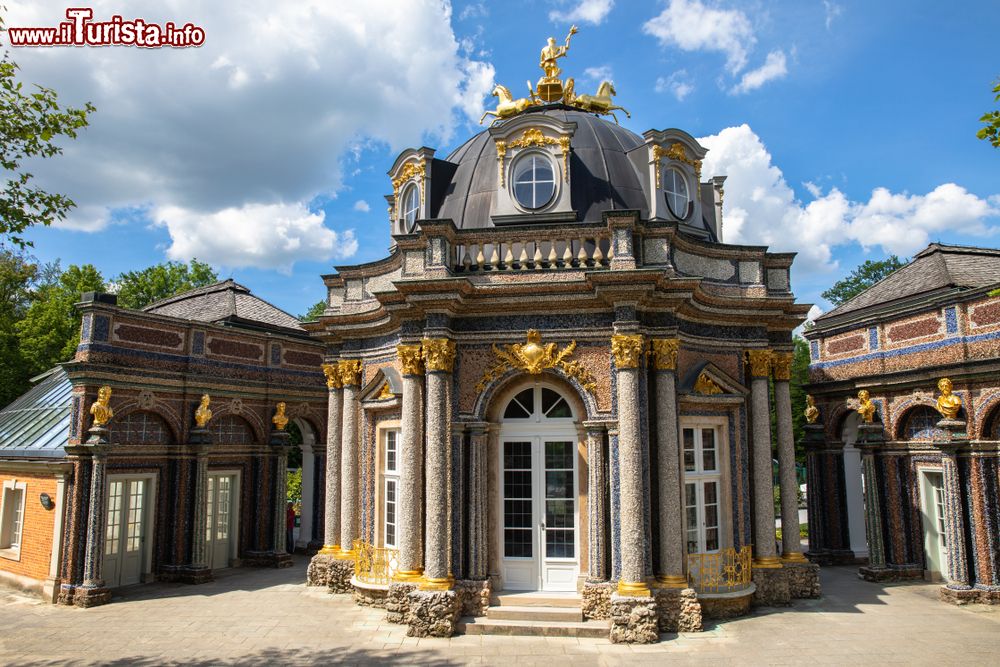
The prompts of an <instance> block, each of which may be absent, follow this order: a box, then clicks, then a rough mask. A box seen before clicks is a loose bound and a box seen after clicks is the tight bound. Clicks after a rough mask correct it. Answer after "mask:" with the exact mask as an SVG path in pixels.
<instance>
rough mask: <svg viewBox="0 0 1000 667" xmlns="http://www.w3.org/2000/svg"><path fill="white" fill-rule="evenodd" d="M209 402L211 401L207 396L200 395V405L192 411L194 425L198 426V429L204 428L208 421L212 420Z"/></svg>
mask: <svg viewBox="0 0 1000 667" xmlns="http://www.w3.org/2000/svg"><path fill="white" fill-rule="evenodd" d="M211 402H212V399H211V398H209V396H208V394H202V397H201V403H199V404H198V409H197V410H195V411H194V423H195V424H197V425H198V428H205V426H206V425H207V424H208V422H209V420H210V419H212V409H211V408H209V407H208V404H209V403H211Z"/></svg>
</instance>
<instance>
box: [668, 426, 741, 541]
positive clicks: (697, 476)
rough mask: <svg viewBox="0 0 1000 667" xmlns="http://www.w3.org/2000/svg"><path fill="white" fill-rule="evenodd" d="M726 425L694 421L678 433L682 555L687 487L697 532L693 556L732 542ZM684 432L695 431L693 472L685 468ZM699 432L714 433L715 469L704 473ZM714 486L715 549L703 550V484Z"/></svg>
mask: <svg viewBox="0 0 1000 667" xmlns="http://www.w3.org/2000/svg"><path fill="white" fill-rule="evenodd" d="M726 425H727V421H726V419H725V418H724V417H721V418H707V417H701V418H697V419H690V420H688V419H682V420H681V424H680V429H679V436H680V443H679V444H680V447H679V450H680V467H681V475H682V486H681V491H682V495H681V498H682V500H683V505H682V511H683V513H684V549H685V553H691V552H688V551H687V549H688V530H689V526H688V503H687V485H688V484H694V485H695V493H696V499H695V507H696V508H697V509H696V512H697V519H696V521H697V523H698V526H697V532H698V551H696V552H693V553H718V552H719V551H721V550H722V549H725V548H726V547H728V546H730V542H731V532H732V530H731V529H732V522H731V521H730V507H729V494H728V493H727V489H728V486H727V480H728V477H729V476H728V465H727V463H728V458H727V451H728V447H727V442H726ZM687 429H693V430H694V436H695V438H694V444H695V447H694V464H695V465H694V470H690V471H689V470H687V466H686V464H685V462H684V454H685V447H684V444H685V443H684V431H685V430H687ZM702 429H710V430H712V431H713V432H714V433H715V469H714V470H705V468H704V446H703V440H702ZM706 482H714V483H715V485H716V503H715V504H716V522H717V524H716V526H715V527H716V529H717V531H718V534H717V548H716V549H706V548H705V547H706V546H707V545H706V542H707V537H706V533H707V530H706V528H707V526H706V525H705V518H706V517H705V483H706Z"/></svg>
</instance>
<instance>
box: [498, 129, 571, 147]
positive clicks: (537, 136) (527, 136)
mask: <svg viewBox="0 0 1000 667" xmlns="http://www.w3.org/2000/svg"><path fill="white" fill-rule="evenodd" d="M558 144H559V140H558V139H553V138H552V137H547V136H545V135H544V134H542V131H541V130H540V129H538V128H537V127H529V128H528V129H526V130H525V131H524V132H523V133H522V134H521V138H520V139H514V140H513V141H511V142H509V143H508V144H507V145H508V146H509V147H510V148H530V147H531V146H557V145H558Z"/></svg>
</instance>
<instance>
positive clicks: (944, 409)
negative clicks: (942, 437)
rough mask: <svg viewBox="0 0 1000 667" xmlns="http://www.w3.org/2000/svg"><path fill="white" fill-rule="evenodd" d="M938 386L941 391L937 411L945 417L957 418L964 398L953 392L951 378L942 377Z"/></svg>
mask: <svg viewBox="0 0 1000 667" xmlns="http://www.w3.org/2000/svg"><path fill="white" fill-rule="evenodd" d="M937 386H938V390H939V391H940V392H941V395H940V396H938V399H937V411H938V412H940V413H941V416H942V417H944V418H945V419H956V418H957V417H958V411H959V410H961V409H962V399H961V398H959V397H958V396H956V395H955V394H953V393H952V391H951V380H950V379H948V378H941V379H940V380H938V384H937Z"/></svg>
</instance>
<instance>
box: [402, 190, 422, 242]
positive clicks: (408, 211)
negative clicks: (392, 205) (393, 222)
mask: <svg viewBox="0 0 1000 667" xmlns="http://www.w3.org/2000/svg"><path fill="white" fill-rule="evenodd" d="M399 210H400V216H399V222H400V227H402V231H403V233H404V234H409V233H411V232H412V231H413V227H414V225H416V222H417V216H418V215H419V213H420V188H419V187H418V186H417V185H415V184H411V185H408V186H406V189H405V190H403V198H402V202H401V205H400V207H399Z"/></svg>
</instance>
